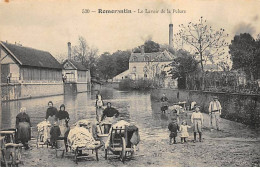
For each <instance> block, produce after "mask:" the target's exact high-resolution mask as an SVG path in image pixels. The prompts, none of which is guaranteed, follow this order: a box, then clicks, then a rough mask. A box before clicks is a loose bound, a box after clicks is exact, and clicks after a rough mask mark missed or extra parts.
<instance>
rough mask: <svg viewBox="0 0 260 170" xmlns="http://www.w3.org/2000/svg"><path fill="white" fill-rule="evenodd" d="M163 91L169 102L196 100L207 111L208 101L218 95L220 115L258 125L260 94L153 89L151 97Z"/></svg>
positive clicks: (159, 95)
mask: <svg viewBox="0 0 260 170" xmlns="http://www.w3.org/2000/svg"><path fill="white" fill-rule="evenodd" d="M163 93H165V94H166V96H167V97H168V99H169V101H170V102H171V103H175V102H179V101H186V102H187V104H190V103H191V102H192V101H196V102H197V103H198V105H200V106H201V110H202V111H203V112H205V113H208V107H209V103H210V101H211V100H212V97H213V96H218V97H219V101H220V103H221V105H222V115H221V117H223V118H226V119H229V120H233V121H237V122H241V123H244V124H248V125H252V126H257V127H259V126H260V96H259V95H245V94H230V93H214V92H204V91H188V90H172V89H153V90H152V93H151V98H152V99H155V100H159V99H160V98H161V96H162V94H163Z"/></svg>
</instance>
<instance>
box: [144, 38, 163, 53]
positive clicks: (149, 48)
mask: <svg viewBox="0 0 260 170" xmlns="http://www.w3.org/2000/svg"><path fill="white" fill-rule="evenodd" d="M159 50H160V45H159V44H158V43H156V42H154V41H152V40H149V41H145V43H144V51H145V52H146V53H153V52H158V51H159Z"/></svg>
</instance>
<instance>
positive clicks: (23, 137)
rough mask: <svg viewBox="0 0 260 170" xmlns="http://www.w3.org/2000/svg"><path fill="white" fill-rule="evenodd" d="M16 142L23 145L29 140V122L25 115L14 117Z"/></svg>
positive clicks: (20, 114)
mask: <svg viewBox="0 0 260 170" xmlns="http://www.w3.org/2000/svg"><path fill="white" fill-rule="evenodd" d="M16 128H17V141H21V142H22V143H23V144H24V143H27V142H28V141H29V140H31V121H30V117H29V116H28V115H27V114H26V113H19V114H18V115H17V116H16Z"/></svg>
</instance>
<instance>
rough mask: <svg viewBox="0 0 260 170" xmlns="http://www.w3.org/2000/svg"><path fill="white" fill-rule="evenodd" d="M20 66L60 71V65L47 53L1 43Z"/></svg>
mask: <svg viewBox="0 0 260 170" xmlns="http://www.w3.org/2000/svg"><path fill="white" fill-rule="evenodd" d="M1 43H2V44H3V47H4V48H5V49H6V48H7V49H6V50H7V51H8V50H9V51H10V52H11V56H13V58H14V59H15V60H17V62H18V63H19V64H20V65H22V66H33V67H42V68H53V69H62V65H61V64H60V63H59V62H58V61H57V60H56V59H55V58H54V57H53V56H52V55H51V54H50V53H49V52H47V51H41V50H37V49H33V48H29V47H23V46H19V45H14V44H9V43H5V42H1ZM9 51H8V52H9Z"/></svg>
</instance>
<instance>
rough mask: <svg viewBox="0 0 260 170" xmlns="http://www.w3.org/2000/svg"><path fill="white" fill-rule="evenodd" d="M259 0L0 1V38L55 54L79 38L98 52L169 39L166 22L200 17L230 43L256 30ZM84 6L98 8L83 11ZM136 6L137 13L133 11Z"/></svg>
mask: <svg viewBox="0 0 260 170" xmlns="http://www.w3.org/2000/svg"><path fill="white" fill-rule="evenodd" d="M259 7H260V0H193V1H191V0H149V1H148V0H142V1H141V0H102V1H101V0H73V1H72V0H0V40H2V41H8V42H9V43H15V42H19V43H20V44H22V45H23V46H28V47H32V48H36V49H40V50H45V51H49V52H50V53H51V54H52V55H53V56H57V55H60V54H65V55H66V54H67V42H71V43H72V46H73V45H76V44H77V43H78V37H79V36H83V37H85V38H86V40H87V43H88V45H89V46H91V47H95V48H98V50H99V54H102V53H103V52H106V51H107V52H110V53H113V52H115V51H117V50H127V49H132V48H134V47H137V46H139V45H141V44H143V43H144V41H145V40H147V39H151V40H153V41H155V42H157V43H160V44H168V42H169V35H168V34H169V24H170V23H173V32H174V33H177V32H178V29H179V28H178V25H179V24H184V25H185V24H188V22H197V21H198V20H199V18H200V17H201V16H203V17H204V18H205V19H206V20H207V21H208V23H209V24H210V25H212V26H213V28H214V29H216V30H217V29H220V28H224V29H225V30H226V33H228V34H229V37H228V39H227V42H230V41H231V39H232V38H233V37H234V35H235V34H239V33H243V32H248V33H250V34H252V35H253V36H254V37H256V36H257V34H259V33H260V10H259ZM82 9H89V10H90V11H96V12H91V13H82ZM98 9H103V10H121V9H128V10H131V11H132V13H125V14H104V13H102V14H101V13H97V11H98ZM138 9H139V10H145V9H148V10H162V9H165V10H166V9H171V10H172V9H176V10H178V9H180V10H185V11H186V13H173V14H167V13H157V14H154V13H138ZM133 11H136V12H133Z"/></svg>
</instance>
